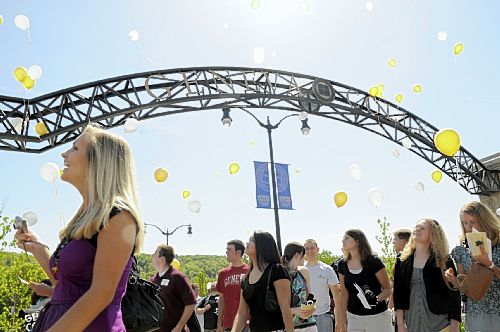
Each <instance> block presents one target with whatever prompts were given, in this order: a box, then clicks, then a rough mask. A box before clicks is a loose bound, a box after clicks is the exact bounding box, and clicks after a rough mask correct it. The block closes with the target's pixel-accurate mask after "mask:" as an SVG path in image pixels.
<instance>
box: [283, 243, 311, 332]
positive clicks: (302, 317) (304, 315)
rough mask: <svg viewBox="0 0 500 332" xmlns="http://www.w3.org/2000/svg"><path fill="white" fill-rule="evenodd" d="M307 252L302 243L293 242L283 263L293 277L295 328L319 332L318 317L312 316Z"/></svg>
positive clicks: (284, 256)
mask: <svg viewBox="0 0 500 332" xmlns="http://www.w3.org/2000/svg"><path fill="white" fill-rule="evenodd" d="M305 253H306V249H305V248H304V246H303V245H302V244H300V243H298V242H291V243H289V244H287V245H286V246H285V250H284V253H283V256H281V263H282V264H283V266H284V267H285V268H286V269H287V270H288V273H289V274H290V277H291V279H292V280H291V287H292V299H291V307H292V314H293V324H294V325H295V329H296V330H299V329H300V331H301V332H317V331H318V328H317V326H316V319H315V318H314V317H313V316H312V315H313V313H314V311H315V306H314V304H313V299H314V295H313V294H311V277H310V275H309V269H307V268H306V267H305V266H304V255H305ZM308 301H309V302H310V303H308ZM308 304H310V305H308ZM303 305H306V307H304V306H303Z"/></svg>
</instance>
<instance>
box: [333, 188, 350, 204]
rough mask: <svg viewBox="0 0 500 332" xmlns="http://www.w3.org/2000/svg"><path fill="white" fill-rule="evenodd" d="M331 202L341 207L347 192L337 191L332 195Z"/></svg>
mask: <svg viewBox="0 0 500 332" xmlns="http://www.w3.org/2000/svg"><path fill="white" fill-rule="evenodd" d="M333 202H334V203H335V205H336V206H337V207H338V208H340V207H343V206H344V205H345V203H347V193H346V192H345V191H337V192H336V193H335V194H334V195H333Z"/></svg>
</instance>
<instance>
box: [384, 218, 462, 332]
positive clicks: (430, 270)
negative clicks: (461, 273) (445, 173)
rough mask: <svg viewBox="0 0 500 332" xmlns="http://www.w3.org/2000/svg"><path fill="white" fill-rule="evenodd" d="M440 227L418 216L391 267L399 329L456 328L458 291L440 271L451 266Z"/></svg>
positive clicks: (454, 330) (455, 330)
mask: <svg viewBox="0 0 500 332" xmlns="http://www.w3.org/2000/svg"><path fill="white" fill-rule="evenodd" d="M448 253H449V251H448V241H447V240H446V236H445V233H444V231H443V228H442V227H441V225H439V223H438V222H437V221H435V220H433V219H422V220H420V221H419V222H418V223H417V224H416V225H415V228H414V229H413V234H412V236H411V238H410V241H409V242H408V244H407V245H406V246H405V248H404V250H403V252H402V253H401V256H398V257H397V260H396V266H395V269H394V295H393V299H394V308H395V309H396V316H397V324H398V331H402V332H407V331H409V332H420V331H429V332H437V331H442V330H446V331H451V332H458V330H459V322H460V293H459V292H457V291H454V290H452V289H450V288H449V287H448V286H449V285H447V284H446V282H445V280H444V275H443V271H444V270H445V269H449V268H452V269H453V270H455V265H454V263H453V260H452V259H451V257H450V256H449V254H448Z"/></svg>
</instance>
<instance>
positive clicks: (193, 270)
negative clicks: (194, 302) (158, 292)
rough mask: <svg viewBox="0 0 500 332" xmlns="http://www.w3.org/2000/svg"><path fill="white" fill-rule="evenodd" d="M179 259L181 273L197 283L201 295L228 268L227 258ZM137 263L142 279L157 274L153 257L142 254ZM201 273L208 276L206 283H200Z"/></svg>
mask: <svg viewBox="0 0 500 332" xmlns="http://www.w3.org/2000/svg"><path fill="white" fill-rule="evenodd" d="M177 259H178V260H179V262H181V271H182V272H184V274H186V275H187V277H188V278H189V280H190V281H191V282H192V283H196V284H198V286H200V295H201V294H202V289H206V286H207V282H209V281H216V280H217V274H218V273H219V271H220V270H221V269H222V268H224V267H226V266H228V262H227V259H226V256H216V255H185V256H178V257H177ZM137 261H138V263H139V268H140V270H141V277H142V278H144V279H149V278H151V277H152V276H154V275H155V274H156V271H155V269H154V267H153V265H152V263H151V255H148V254H140V255H139V256H138V257H137ZM200 273H203V274H204V275H205V276H206V281H204V282H203V283H202V284H200V283H199V282H198V279H199V276H200ZM203 280H205V279H203ZM203 294H204V293H203Z"/></svg>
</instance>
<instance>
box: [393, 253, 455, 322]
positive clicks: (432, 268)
mask: <svg viewBox="0 0 500 332" xmlns="http://www.w3.org/2000/svg"><path fill="white" fill-rule="evenodd" d="M413 258H414V255H411V256H410V257H408V259H407V260H405V261H404V262H402V261H401V259H400V256H399V255H398V257H397V260H396V266H395V268H394V294H393V299H394V308H395V309H396V310H397V309H401V310H408V309H409V307H410V283H411V276H412V274H413ZM450 267H451V268H453V270H454V272H455V275H456V271H457V270H456V268H455V263H454V262H453V260H452V258H451V257H450V256H448V257H447V259H446V267H445V270H446V269H448V268H450ZM422 275H423V278H424V284H425V292H426V295H427V305H428V306H429V310H430V311H431V312H432V313H434V314H436V315H439V314H448V319H450V320H451V319H454V320H457V321H459V322H460V318H461V315H460V292H458V291H453V290H450V289H449V288H448V287H447V286H446V284H445V281H444V277H443V272H442V271H441V268H440V267H437V266H436V264H435V259H434V257H433V256H431V257H429V258H428V259H427V262H426V263H425V266H424V268H423V270H422Z"/></svg>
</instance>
